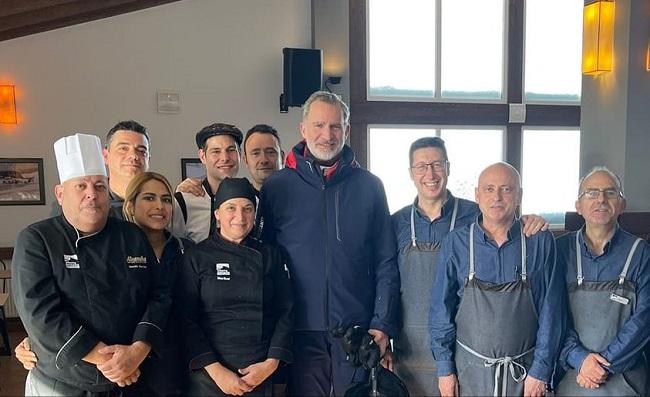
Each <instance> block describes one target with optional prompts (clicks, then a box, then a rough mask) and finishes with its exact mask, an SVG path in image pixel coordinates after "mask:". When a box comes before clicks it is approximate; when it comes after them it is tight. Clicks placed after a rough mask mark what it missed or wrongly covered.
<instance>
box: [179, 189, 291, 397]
mask: <svg viewBox="0 0 650 397" xmlns="http://www.w3.org/2000/svg"><path fill="white" fill-rule="evenodd" d="M214 200H215V206H216V208H217V210H216V211H215V212H214V216H215V217H216V219H217V225H218V227H217V232H216V233H214V235H212V236H210V237H208V238H207V239H206V240H204V241H203V242H201V243H199V244H197V245H196V246H194V247H192V248H191V249H188V250H187V251H186V253H185V256H184V257H183V263H182V266H180V269H179V272H178V284H177V288H176V291H175V293H176V297H175V298H176V299H175V302H176V304H177V305H178V306H177V307H178V309H179V312H182V313H183V316H182V321H183V324H182V326H181V329H182V332H183V334H184V335H183V342H184V345H185V346H184V349H185V351H186V353H187V354H188V357H187V358H188V359H189V370H190V376H189V383H188V387H187V390H186V394H187V395H192V396H194V395H244V394H246V395H251V396H253V395H255V396H270V395H272V383H271V375H272V374H273V372H274V371H275V370H276V368H277V367H278V365H280V364H281V363H282V362H285V363H286V362H290V361H291V359H292V354H291V350H290V346H291V332H292V326H293V313H292V311H293V296H292V290H291V284H290V281H289V272H288V268H287V266H286V261H285V260H284V259H283V257H282V255H281V254H280V252H279V251H278V250H276V249H275V248H274V247H271V246H268V245H265V244H263V243H261V242H260V241H259V240H256V239H254V238H253V237H251V236H249V234H250V232H251V230H252V229H253V226H254V223H255V206H256V198H255V193H254V191H253V188H252V186H251V185H250V183H249V182H248V180H247V179H246V178H226V179H224V180H223V181H222V182H221V184H220V185H219V189H218V190H217V193H216V194H215V197H214Z"/></svg>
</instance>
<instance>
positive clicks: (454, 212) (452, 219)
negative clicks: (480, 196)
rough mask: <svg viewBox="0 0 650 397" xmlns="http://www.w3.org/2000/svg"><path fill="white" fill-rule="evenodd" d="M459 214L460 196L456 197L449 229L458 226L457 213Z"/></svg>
mask: <svg viewBox="0 0 650 397" xmlns="http://www.w3.org/2000/svg"><path fill="white" fill-rule="evenodd" d="M457 214H458V198H456V197H454V210H453V211H452V212H451V224H450V225H449V231H450V232H451V231H452V230H454V227H455V226H456V215H457Z"/></svg>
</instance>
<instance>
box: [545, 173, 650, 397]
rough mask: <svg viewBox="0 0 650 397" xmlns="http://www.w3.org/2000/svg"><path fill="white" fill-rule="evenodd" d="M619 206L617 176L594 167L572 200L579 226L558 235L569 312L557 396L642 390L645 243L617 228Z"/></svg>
mask: <svg viewBox="0 0 650 397" xmlns="http://www.w3.org/2000/svg"><path fill="white" fill-rule="evenodd" d="M625 206H626V201H625V196H624V194H623V188H622V186H621V182H620V179H619V177H618V176H617V175H616V174H614V173H613V172H612V171H610V170H609V169H607V168H605V167H596V168H594V169H592V170H591V171H590V172H589V173H587V175H586V176H585V177H583V178H582V180H581V181H580V188H579V194H578V199H577V200H576V210H577V211H578V213H579V214H580V215H582V217H583V218H584V219H585V225H584V226H583V227H582V228H581V229H580V230H578V231H577V232H572V233H569V234H566V235H564V236H562V237H560V238H559V239H558V240H557V249H558V265H559V266H562V267H563V268H565V269H566V272H565V274H566V284H567V290H568V294H569V313H570V318H569V324H568V330H567V337H566V339H565V342H564V348H563V349H562V352H561V354H560V363H561V364H562V366H563V367H564V368H566V369H567V373H566V374H565V376H564V378H563V379H562V380H561V382H560V384H559V386H558V389H557V394H558V395H571V396H595V395H608V396H624V395H626V396H637V395H638V396H641V395H647V394H648V389H647V387H648V385H647V383H648V379H647V376H648V372H647V371H648V366H647V365H648V364H647V358H646V357H645V356H644V354H643V349H644V346H645V345H647V343H648V340H649V339H650V327H649V326H648V324H650V246H649V245H648V244H647V243H646V242H644V241H643V240H642V239H640V238H638V237H636V236H634V235H632V234H630V233H628V232H626V231H625V230H623V229H621V228H620V227H619V225H618V222H617V219H618V216H619V215H620V214H621V213H622V212H623V211H624V210H625Z"/></svg>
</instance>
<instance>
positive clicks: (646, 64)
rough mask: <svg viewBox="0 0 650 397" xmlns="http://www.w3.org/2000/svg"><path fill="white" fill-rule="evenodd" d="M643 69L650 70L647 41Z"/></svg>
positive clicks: (649, 54) (649, 48) (649, 46)
mask: <svg viewBox="0 0 650 397" xmlns="http://www.w3.org/2000/svg"><path fill="white" fill-rule="evenodd" d="M645 58H646V59H645V70H647V71H649V72H650V43H648V50H647V51H646V55H645Z"/></svg>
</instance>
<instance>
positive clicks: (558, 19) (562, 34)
mask: <svg viewBox="0 0 650 397" xmlns="http://www.w3.org/2000/svg"><path fill="white" fill-rule="evenodd" d="M582 7H583V2H582V1H567V0H527V1H526V55H525V82H524V88H525V97H526V100H528V101H535V102H540V101H579V100H580V90H581V83H582V75H581V73H580V68H581V65H580V60H581V58H580V57H581V55H582Z"/></svg>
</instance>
